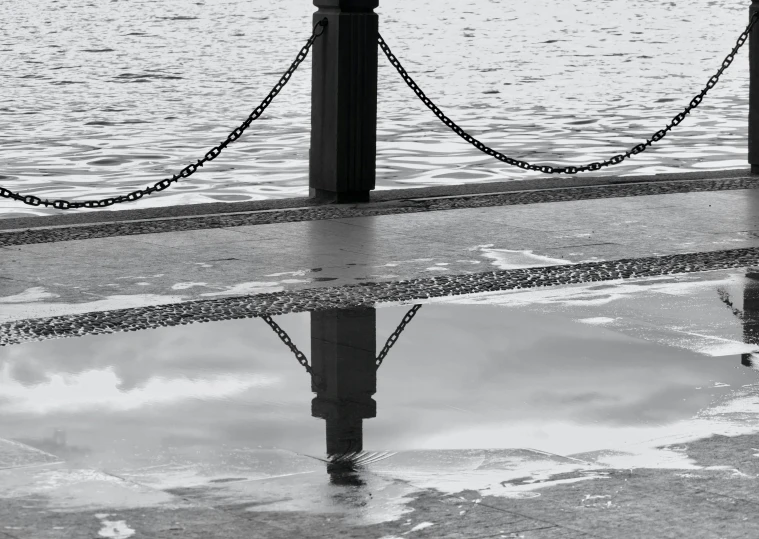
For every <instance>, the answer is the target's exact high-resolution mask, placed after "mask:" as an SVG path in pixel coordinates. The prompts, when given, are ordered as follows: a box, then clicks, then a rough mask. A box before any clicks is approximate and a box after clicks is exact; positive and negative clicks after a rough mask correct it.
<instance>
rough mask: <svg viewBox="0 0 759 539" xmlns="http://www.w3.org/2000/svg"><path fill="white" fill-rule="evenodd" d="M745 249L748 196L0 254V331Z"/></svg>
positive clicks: (120, 239) (512, 209)
mask: <svg viewBox="0 0 759 539" xmlns="http://www.w3.org/2000/svg"><path fill="white" fill-rule="evenodd" d="M754 247H759V191H757V190H754V189H743V190H731V191H716V192H714V191H706V192H690V193H678V194H668V195H649V196H641V197H626V198H603V199H591V200H575V201H568V202H547V203H537V204H529V205H519V206H491V207H480V208H462V209H457V210H451V211H432V212H424V213H414V214H403V215H376V216H366V217H352V218H344V219H333V220H317V221H304V222H292V223H276V224H264V225H252V226H238V227H232V228H212V229H205V230H184V231H175V232H164V233H151V234H139V235H128V236H117V237H108V238H91V239H87V240H72V241H57V242H52V243H33V244H25V245H14V246H8V247H1V248H0V253H2V256H1V257H0V277H2V278H0V306H1V307H0V322H3V321H4V322H8V321H11V320H21V319H25V318H36V317H40V316H46V315H51V314H55V315H65V314H71V313H76V312H82V310H83V309H84V310H86V309H90V310H92V311H103V310H108V309H112V308H115V307H117V306H118V305H119V304H121V305H128V306H137V305H140V306H148V305H160V304H166V303H179V302H186V301H193V300H207V299H217V298H224V297H238V296H243V295H250V294H260V293H272V292H289V291H299V290H305V289H311V288H322V287H340V286H344V285H350V284H356V283H362V282H376V283H389V282H397V281H402V280H411V279H423V278H432V277H435V276H445V275H476V274H482V273H485V272H492V271H498V270H508V269H519V268H529V267H549V266H558V265H567V264H577V263H583V262H598V261H604V260H618V259H624V258H638V257H645V256H651V255H654V256H665V255H672V254H682V253H696V252H715V251H723V250H729V249H738V248H754Z"/></svg>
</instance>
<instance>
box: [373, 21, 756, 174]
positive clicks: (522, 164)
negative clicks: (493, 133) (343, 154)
mask: <svg viewBox="0 0 759 539" xmlns="http://www.w3.org/2000/svg"><path fill="white" fill-rule="evenodd" d="M757 20H759V12H757V13H754V15H753V16H752V17H751V20H750V22H749V25H748V26H747V27H746V30H744V32H743V33H742V34H741V35H740V37H739V38H738V41H737V43H736V45H735V47H734V48H733V50H732V51H731V52H730V54H728V55H727V57H726V58H725V60H724V61H723V62H722V67H720V69H719V71H717V74H716V75H714V76H713V77H711V78H710V79H709V82H707V83H706V88H704V89H703V90H701V93H700V94H698V95H697V96H696V97H694V98H693V99H692V100H691V102H690V104H689V105H688V106H687V107H685V109H684V110H683V112H681V113H680V114H678V115H677V116H675V117H674V118H673V119H672V121H671V122H670V123H669V124H667V126H666V127H665V128H664V129H660V130H659V131H657V132H656V133H654V134H653V135H652V136H651V138H650V139H647V140H646V142H645V143H641V144H638V145H637V146H635V147H634V148H632V149H631V150H629V151H627V152H625V153H623V154H619V155H615V156H614V157H612V158H611V159H608V160H606V161H603V162H600V163H599V162H595V163H590V164H588V165H582V166H579V167H552V166H546V165H533V164H530V163H527V162H526V161H520V160H518V159H513V158H511V157H507V156H505V155H503V154H502V153H501V152H498V151H496V150H494V149H492V148H490V147H489V146H487V145H485V144H483V143H482V142H480V141H479V140H477V139H476V138H474V137H473V136H471V135H470V134H469V133H467V132H466V131H464V130H463V129H461V128H460V127H459V126H458V125H456V123H455V122H454V121H453V120H451V119H450V118H448V116H446V115H445V114H443V112H442V111H441V110H440V108H438V107H437V105H435V104H434V103H433V102H432V100H431V99H430V98H428V97H427V96H426V95H425V94H424V92H423V91H422V90H421V89H420V88H419V86H417V84H416V83H415V82H414V80H413V79H412V78H411V77H410V76H409V74H408V73H407V72H406V70H405V69H403V66H401V63H400V62H399V61H398V59H397V58H396V57H395V56H394V55H393V53H392V52H391V51H390V47H388V46H387V43H385V40H383V39H382V36H381V35H380V36H379V37H378V42H379V46H380V48H381V49H382V51H383V52H384V53H385V56H387V58H388V60H390V63H391V64H392V65H393V67H395V69H396V70H398V73H400V75H401V77H403V80H404V81H406V84H408V86H409V88H411V89H412V90H414V93H416V95H417V96H418V97H419V99H421V100H422V102H423V103H424V104H425V105H427V107H428V108H429V109H430V110H431V111H432V112H434V113H435V115H436V116H437V117H438V118H440V120H441V121H442V122H443V123H444V124H445V125H447V126H448V127H450V128H451V130H452V131H454V132H455V133H456V134H457V135H458V136H460V137H461V138H463V139H464V140H465V141H467V142H468V143H469V144H471V145H473V146H474V147H475V148H477V149H478V150H480V151H482V152H484V153H486V154H488V155H490V156H492V157H495V158H496V159H498V160H500V161H503V162H504V163H508V164H509V165H513V166H517V167H519V168H522V169H525V170H535V171H538V172H545V173H546V174H561V173H564V174H576V173H577V172H585V171H588V170H598V169H600V168H603V167H608V166H609V165H616V164H618V163H621V162H622V161H624V160H625V159H627V158H628V157H630V156H631V155H636V154H639V153H640V152H642V151H644V150H646V149H647V148H648V147H649V146H650V145H651V144H652V143H654V142H658V141H660V140H661V139H663V138H664V137H665V135H666V134H667V133H668V132H669V131H670V130H671V129H672V128H673V127H675V126H676V125H680V122H682V121H683V120H684V119H685V117H686V116H687V115H688V114H690V111H691V110H693V109H694V108H696V107H697V106H698V105H699V104H700V103H701V101H702V100H703V99H704V96H705V95H706V93H707V92H708V91H709V90H711V89H712V88H714V86H716V84H717V81H719V78H720V76H721V75H722V73H723V72H724V71H725V69H727V68H728V67H729V66H730V64H731V63H733V59H734V58H735V55H736V53H737V52H738V49H740V48H741V46H743V44H744V43H745V42H746V39H748V36H749V33H750V32H751V29H752V28H753V26H754V24H755V23H756V21H757Z"/></svg>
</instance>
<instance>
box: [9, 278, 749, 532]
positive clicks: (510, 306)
mask: <svg viewBox="0 0 759 539" xmlns="http://www.w3.org/2000/svg"><path fill="white" fill-rule="evenodd" d="M408 307H409V306H395V307H392V306H391V307H383V308H376V309H375V308H365V309H352V310H343V311H325V312H319V313H302V314H292V315H286V316H280V317H276V318H275V319H274V322H275V323H276V324H278V325H279V326H281V327H282V328H283V329H284V330H285V331H286V332H287V334H288V335H289V337H290V338H291V339H292V342H293V343H295V345H296V346H297V347H298V349H300V350H301V351H302V352H303V353H304V354H305V356H306V357H307V358H308V360H309V362H310V364H311V366H312V368H313V370H314V373H316V376H315V377H314V379H313V380H311V377H310V376H309V374H308V372H306V369H304V368H303V367H302V366H301V365H299V364H298V362H297V361H296V358H295V357H294V356H293V354H292V353H291V351H290V350H288V348H287V347H286V346H285V344H283V342H281V341H280V340H279V339H278V337H277V335H276V334H275V333H273V332H272V330H271V328H270V327H268V326H267V324H266V323H265V320H264V319H260V318H254V319H244V320H233V321H228V322H216V323H208V324H194V325H190V326H179V327H174V328H161V329H156V330H151V331H141V332H136V333H117V334H112V335H106V336H95V337H83V338H76V339H62V340H48V341H43V342H36V343H28V344H23V345H16V346H9V347H5V348H0V396H1V398H0V429H1V430H0V432H2V438H4V439H6V440H9V441H5V442H2V443H1V444H0V473H3V474H5V475H4V478H3V481H2V484H3V485H4V486H3V487H2V488H0V497H1V496H8V495H11V494H10V493H15V495H19V494H20V493H30V492H43V491H44V492H47V493H48V494H50V493H53V492H58V490H56V489H59V487H60V488H61V489H62V488H63V487H61V486H60V485H64V484H65V485H68V486H69V487H70V485H71V483H72V482H73V483H75V484H77V485H80V486H81V485H82V484H88V482H97V481H101V482H102V481H103V480H104V479H103V478H104V477H114V476H115V477H117V478H121V479H128V480H129V481H133V482H136V483H135V485H137V486H134V485H133V486H134V488H136V489H137V491H135V492H136V494H135V500H136V501H135V502H134V503H137V504H139V503H142V502H140V501H139V499H140V496H138V494H139V493H140V492H142V491H140V488H143V487H139V485H147V486H150V487H157V488H160V489H164V490H166V491H167V492H169V493H175V494H176V493H181V492H184V490H183V489H191V490H192V489H204V490H203V491H202V492H203V493H204V494H203V495H204V496H209V497H212V498H225V499H226V498H229V499H241V498H242V499H246V500H253V501H255V502H256V503H263V502H262V500H268V501H266V504H267V507H269V508H274V509H276V508H280V509H288V510H295V509H313V510H317V509H318V510H329V511H333V510H338V509H339V506H340V504H339V503H338V502H336V501H335V500H332V501H329V500H330V499H332V498H330V496H331V495H327V491H325V490H324V489H325V488H327V486H328V485H330V484H332V485H354V486H355V485H356V484H364V485H366V484H369V483H371V484H372V485H374V486H373V487H372V489H376V492H384V494H382V495H378V497H377V499H376V500H375V502H373V503H374V504H375V505H376V504H377V503H379V504H383V503H387V504H389V505H387V507H385V510H380V509H378V508H377V507H376V506H375V505H373V506H372V507H373V510H372V512H371V513H372V515H373V516H371V517H369V516H367V515H368V513H367V512H366V511H363V510H362V512H361V514H362V515H363V516H362V517H361V518H364V519H367V518H369V519H370V520H376V519H380V520H381V519H383V518H390V517H389V516H388V515H391V514H392V515H395V517H397V514H398V513H397V511H399V510H400V509H399V508H400V507H401V506H400V505H398V504H399V503H400V502H399V500H401V499H403V497H404V496H405V495H406V494H408V493H409V492H411V491H413V490H414V488H419V487H421V488H424V487H429V488H436V489H438V490H442V491H444V492H451V493H454V492H460V491H462V490H464V489H474V490H478V491H480V492H487V493H488V494H498V495H502V496H511V497H524V496H530V495H533V494H531V493H532V492H533V491H535V489H536V488H540V487H541V486H543V485H544V484H545V482H546V481H548V482H551V481H553V482H555V481H564V482H566V481H581V480H586V479H589V478H599V477H603V474H602V471H603V469H604V468H606V467H616V468H619V467H623V468H632V467H664V468H680V469H688V468H693V467H695V464H694V463H693V462H692V461H691V460H690V459H689V458H688V456H687V454H685V453H682V452H678V451H676V450H672V449H671V448H670V449H657V447H660V446H664V445H670V446H671V445H672V444H677V443H681V442H683V441H688V440H692V439H697V438H701V437H706V436H709V435H711V434H713V433H722V434H738V433H749V432H756V430H757V429H756V425H757V423H756V418H757V413H758V412H759V409H757V404H756V395H757V392H758V391H759V380H757V378H759V372H757V370H756V369H754V368H750V367H752V366H753V365H754V362H755V357H754V356H753V355H752V352H755V351H757V350H759V282H757V281H756V280H755V279H753V278H751V277H747V276H746V275H745V274H741V273H736V272H734V271H733V272H710V273H704V274H689V275H682V276H678V277H671V278H652V279H645V280H636V281H618V282H610V283H600V284H599V283H590V284H586V285H580V286H573V287H561V288H547V289H543V290H529V291H514V292H508V293H491V294H481V295H478V296H470V297H466V298H458V299H453V298H448V299H446V300H435V301H431V302H428V303H427V304H426V305H424V306H423V307H422V308H421V309H419V311H418V313H417V314H416V316H415V317H414V318H413V319H412V320H411V321H410V322H409V324H408V326H407V327H406V328H405V330H404V332H403V333H402V334H401V335H400V337H399V339H398V341H397V344H396V345H395V346H393V347H392V349H391V350H390V351H389V353H388V355H387V357H386V358H385V359H384V361H383V362H382V364H381V365H380V367H379V369H377V368H376V367H375V361H376V360H375V358H376V355H377V351H378V350H380V349H381V347H382V346H383V344H384V343H385V339H387V338H388V337H389V336H390V335H391V334H392V333H393V331H394V330H395V329H396V326H397V324H398V323H399V322H400V320H401V319H402V317H403V315H404V314H405V313H406V312H407V310H408ZM19 444H25V445H19ZM30 447H34V448H37V451H34V450H32V449H30ZM25 448H26V449H25ZM325 453H326V454H325ZM346 453H351V454H352V453H358V459H359V460H360V462H361V466H354V465H353V464H352V463H351V462H350V461H343V462H338V461H335V459H334V457H335V456H336V455H344V454H346ZM328 455H332V457H333V461H332V464H326V463H325V461H326V459H327V457H328ZM62 461H63V462H66V465H65V467H64V468H55V466H60V465H56V464H55V463H56V462H62ZM346 463H347V464H346ZM35 465H39V466H41V467H39V466H38V467H35V468H32V470H33V473H32V472H29V471H28V470H29V468H28V467H29V466H35ZM45 466H53V467H54V468H52V469H47V468H46V467H45ZM325 466H326V468H327V471H328V472H329V474H330V477H331V480H329V481H328V480H327V479H326V477H325ZM364 468H365V469H368V470H369V471H370V472H372V473H371V474H368V475H367V474H364V473H360V470H361V469H364ZM3 469H5V472H3ZM77 470H78V471H77ZM95 470H102V471H103V472H102V473H105V474H106V475H104V476H102V477H101V476H100V475H97V474H99V473H101V472H99V471H97V472H96V471H95ZM82 474H84V475H82ZM92 474H96V475H97V477H96V476H93V475H92ZM108 474H112V475H108ZM557 474H558V475H557ZM101 475H102V474H101ZM80 476H81V477H80ZM557 477H558V479H557ZM30 478H33V480H32V479H30ZM551 478H553V479H551ZM398 479H401V480H402V481H401V483H400V484H399V483H397V481H396V480H398ZM29 481H32V482H31V483H30V482H29ZM404 481H405V482H404ZM403 485H405V486H403ZM410 485H413V487H412V486H410ZM82 488H84V487H82ZM114 488H115V487H114ZM64 490H65V489H64ZM64 490H61V491H60V493H59V494H60V496H59V499H58V503H59V504H62V505H63V506H67V504H68V505H71V504H74V505H76V504H77V503H78V504H85V505H86V504H88V503H89V504H91V503H94V502H93V500H92V499H91V496H90V497H87V496H84V495H82V496H84V498H82V497H81V496H80V497H79V498H77V496H76V495H74V494H71V492H70V489H69V490H65V492H66V494H65V495H64V494H62V493H63V492H64ZM84 490H87V489H86V488H85V489H84ZM290 491H292V492H295V491H298V492H301V493H303V492H307V491H308V492H311V494H313V495H314V496H312V498H313V499H309V500H308V501H306V499H305V498H306V497H304V496H305V495H299V496H291V495H288V494H287V492H290ZM88 492H89V491H88ZM319 493H321V494H324V496H322V495H321V494H319ZM333 494H334V493H333ZM51 495H52V494H51ZM325 496H326V497H325ZM383 496H384V497H383ZM119 499H124V498H123V497H122V498H119ZM151 499H153V500H154V502H155V503H163V502H162V500H163V501H165V499H164V498H161V496H159V495H157V494H155V495H153V498H151ZM325 500H327V501H325ZM383 500H384V501H383ZM392 500H394V501H393V502H392V503H391V501H392ZM124 503H126V502H124ZM130 503H131V502H130ZM304 504H305V505H304ZM325 504H326V505H325ZM391 506H392V507H394V508H395V509H393V510H392V511H391ZM383 511H384V512H383ZM394 511H395V512H394ZM395 517H394V518H395Z"/></svg>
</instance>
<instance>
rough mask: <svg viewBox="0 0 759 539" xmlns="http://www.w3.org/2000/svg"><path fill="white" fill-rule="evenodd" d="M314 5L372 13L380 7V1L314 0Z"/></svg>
mask: <svg viewBox="0 0 759 539" xmlns="http://www.w3.org/2000/svg"><path fill="white" fill-rule="evenodd" d="M314 5H315V6H316V7H320V8H321V7H326V8H336V9H340V10H345V11H371V10H373V9H374V8H376V7H377V6H379V0H314Z"/></svg>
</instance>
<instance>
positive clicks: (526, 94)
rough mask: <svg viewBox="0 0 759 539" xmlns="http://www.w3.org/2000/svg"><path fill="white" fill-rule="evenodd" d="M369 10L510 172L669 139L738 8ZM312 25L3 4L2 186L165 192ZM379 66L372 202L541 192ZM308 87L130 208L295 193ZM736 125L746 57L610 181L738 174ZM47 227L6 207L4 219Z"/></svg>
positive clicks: (590, 4)
mask: <svg viewBox="0 0 759 539" xmlns="http://www.w3.org/2000/svg"><path fill="white" fill-rule="evenodd" d="M380 4H381V5H380V8H379V9H378V10H377V13H378V14H379V16H380V32H381V33H382V35H383V37H384V38H385V39H386V41H387V42H388V45H390V47H391V48H392V49H393V52H394V53H395V54H396V56H398V57H399V59H401V61H402V62H403V63H404V65H405V67H406V69H407V70H408V71H409V73H410V74H411V75H412V76H413V77H414V78H415V80H416V81H417V83H418V84H419V85H420V86H421V88H422V89H423V90H424V91H425V92H426V93H427V95H428V96H430V97H431V98H433V99H434V100H436V102H437V103H438V105H439V106H440V107H441V108H442V110H443V111H444V112H446V113H447V114H448V115H449V116H450V117H451V118H452V119H453V120H454V121H456V122H457V123H459V125H461V126H462V127H464V128H465V129H468V130H470V131H471V133H472V134H473V135H475V136H477V137H478V138H480V140H482V141H483V142H485V143H487V144H489V145H491V146H493V147H494V148H496V149H499V150H501V151H502V152H504V153H506V154H507V155H510V156H512V157H515V158H520V159H525V160H528V161H535V162H539V163H542V164H582V163H587V162H591V161H596V160H600V159H604V158H608V157H611V156H612V155H615V154H617V153H620V152H623V151H625V150H626V149H629V148H630V147H632V146H633V145H635V144H637V143H638V142H640V141H642V140H645V138H647V137H648V136H650V135H651V134H652V133H654V132H655V131H657V130H658V129H661V128H663V127H664V125H665V124H666V123H667V122H668V121H669V120H670V119H671V117H672V116H674V115H675V114H676V113H678V112H679V111H681V110H682V108H683V107H684V106H685V105H687V103H688V102H689V101H690V99H691V98H692V97H693V95H695V94H696V93H698V92H699V91H700V90H701V88H702V87H703V85H704V84H705V82H706V81H707V80H708V78H709V77H710V76H711V75H712V74H713V73H714V72H715V71H716V69H717V68H718V67H719V66H720V64H721V62H722V59H723V58H724V57H725V55H726V54H727V53H728V52H729V50H730V49H731V48H732V47H733V46H734V44H735V40H736V39H737V37H738V35H739V34H740V32H741V31H742V30H743V29H744V28H745V26H746V24H747V22H748V6H749V2H747V1H745V2H738V1H735V0H693V1H691V2H688V3H687V9H686V6H685V5H683V4H682V3H676V2H660V1H655V0H633V1H630V0H572V1H566V2H562V4H561V8H560V9H557V8H556V3H555V2H553V1H550V0H533V1H531V2H510V1H506V0H501V1H497V0H489V1H484V0H477V1H475V0H457V1H454V0H418V1H417V0H415V1H414V2H408V1H403V0H381V2H380ZM314 10H315V8H313V7H312V5H311V2H308V1H307V0H280V1H278V2H264V1H262V0H227V1H223V0H219V1H214V2H203V1H198V2H188V1H182V0H167V1H164V2H155V1H133V2H117V1H115V0H112V1H110V2H90V1H83V0H70V1H66V2H63V1H55V0H29V1H27V2H22V3H19V2H3V3H2V4H0V18H2V20H3V27H2V30H0V54H2V62H0V84H2V88H3V99H2V101H1V102H0V126H2V127H0V156H1V159H0V160H1V162H2V170H0V185H2V186H3V187H8V188H10V189H13V190H17V191H21V192H23V193H24V194H36V195H39V196H42V197H50V198H59V197H63V198H71V199H75V198H82V197H97V198H101V197H107V196H113V195H116V194H121V193H124V192H129V191H131V190H133V189H135V188H138V187H145V186H147V185H150V184H152V183H154V182H155V181H158V180H160V179H163V178H164V177H167V176H171V175H172V174H173V173H175V172H177V171H179V170H180V169H181V168H183V167H184V166H185V165H186V164H188V163H190V162H193V161H195V160H197V159H198V158H199V157H201V156H202V155H204V154H205V152H206V151H207V150H208V149H209V148H210V147H212V146H213V145H215V144H218V143H219V142H220V141H221V140H223V139H224V138H225V137H226V135H227V134H228V132H229V131H231V130H232V129H233V128H234V127H236V126H237V125H239V123H240V122H241V121H242V120H244V119H245V118H246V117H247V115H248V114H249V113H250V111H251V110H252V109H253V108H255V106H256V105H258V104H259V103H260V101H261V100H262V99H263V98H264V97H265V96H266V94H267V93H268V92H269V90H270V89H271V87H272V86H273V85H274V84H275V83H276V81H277V80H278V79H279V76H280V75H281V74H282V73H283V72H284V71H285V70H286V69H287V67H288V66H289V64H290V63H291V62H292V60H293V59H294V58H295V56H296V54H297V52H298V51H299V50H300V48H301V46H302V45H303V44H304V42H305V40H306V39H307V38H308V35H309V34H310V32H311V17H312V13H313V11H314ZM379 61H380V71H379V103H378V114H379V120H378V148H377V150H378V156H377V167H378V168H377V186H378V187H377V188H378V189H388V188H400V187H416V186H425V185H441V184H449V183H450V184H454V183H466V182H487V181H503V180H520V179H525V178H530V177H534V176H535V175H539V173H526V172H523V171H521V170H520V169H518V168H513V167H509V166H507V165H505V164H503V163H501V162H499V161H497V160H495V159H493V158H490V157H488V156H486V155H484V154H481V153H479V152H478V151H477V150H476V149H475V148H473V147H472V146H470V145H468V144H467V143H465V142H464V141H463V140H461V139H460V138H458V137H457V136H456V135H455V134H453V133H452V132H451V131H449V130H448V129H447V128H445V126H443V125H442V124H440V122H439V121H438V120H437V118H435V117H434V115H432V113H431V112H430V111H429V110H428V109H427V108H426V107H425V106H424V105H423V104H422V103H421V102H420V101H419V100H418V99H417V97H416V96H415V95H414V94H413V92H412V91H411V90H410V89H409V88H408V87H407V86H406V85H405V83H403V81H402V79H401V78H400V77H399V76H398V74H397V73H396V71H395V70H394V69H393V68H392V67H391V66H390V64H389V63H388V62H387V60H386V58H385V57H384V55H383V54H382V53H381V52H380V58H379ZM310 70H311V62H310V57H309V59H308V60H307V61H306V62H304V63H303V64H302V65H301V67H300V69H299V71H298V72H296V74H295V75H294V76H293V78H292V80H291V82H290V83H289V84H288V86H287V87H286V89H285V90H284V91H283V93H281V94H280V95H279V96H278V97H277V99H276V100H275V102H274V103H273V104H272V105H271V106H270V108H269V109H268V111H267V112H266V113H265V115H264V116H263V117H262V118H261V119H260V120H258V121H257V122H255V123H254V124H253V125H252V126H251V128H250V129H249V130H248V132H247V133H246V134H245V135H244V137H243V138H242V139H241V140H239V141H238V142H237V143H235V144H234V145H233V146H231V147H230V148H228V149H227V150H225V152H224V153H223V154H222V155H221V156H220V157H219V158H218V159H217V160H216V161H214V163H212V164H211V165H210V166H207V167H204V168H203V169H202V170H201V171H200V172H198V173H196V175H195V176H193V177H192V178H190V179H188V180H186V181H184V182H182V183H181V184H180V185H178V186H175V187H173V188H172V189H170V190H169V191H167V192H164V193H162V194H156V195H153V196H151V197H149V198H147V199H143V200H142V201H140V205H141V206H142V207H146V206H167V205H175V204H190V203H199V202H211V201H243V200H257V199H265V198H281V197H293V196H305V195H307V183H308V179H307V171H308V146H309V129H310V81H311V73H310ZM747 107H748V53H747V50H746V48H745V47H744V49H743V50H742V51H741V53H740V55H739V56H738V57H737V59H736V61H735V62H734V64H733V65H732V66H731V67H730V69H729V70H728V71H727V72H726V73H725V75H723V78H722V80H721V81H720V83H719V84H718V85H717V87H715V88H714V89H713V90H712V91H711V92H710V94H709V96H708V97H707V99H706V100H705V101H704V102H703V103H702V105H701V107H700V108H699V109H697V111H696V112H694V113H693V114H692V115H691V116H690V117H689V118H687V119H686V121H685V122H684V123H683V124H681V126H680V128H678V129H677V130H676V131H675V132H674V133H671V134H670V135H669V136H668V137H667V139H665V140H664V141H661V142H660V143H659V144H658V145H655V146H654V148H655V149H649V151H647V152H646V153H644V154H642V155H639V156H635V157H633V158H632V159H630V160H628V161H626V162H625V163H623V164H622V165H617V166H616V167H615V168H614V169H613V170H616V171H618V173H620V174H623V175H631V174H654V173H658V172H664V171H691V170H706V169H728V168H744V167H746V166H747V165H746V137H747V125H746V122H747V119H746V117H747V113H748V108H747ZM609 170H611V169H604V170H602V171H600V172H596V173H591V174H599V173H604V174H605V173H608V171H609ZM586 174H588V173H586ZM128 207H134V206H133V205H132V206H130V205H120V206H116V207H115V209H125V208H128ZM55 211H56V210H40V209H35V208H32V207H29V206H23V205H21V204H18V203H15V202H10V201H8V200H0V217H9V216H17V215H30V214H44V213H54V212H55ZM82 211H85V210H82Z"/></svg>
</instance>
